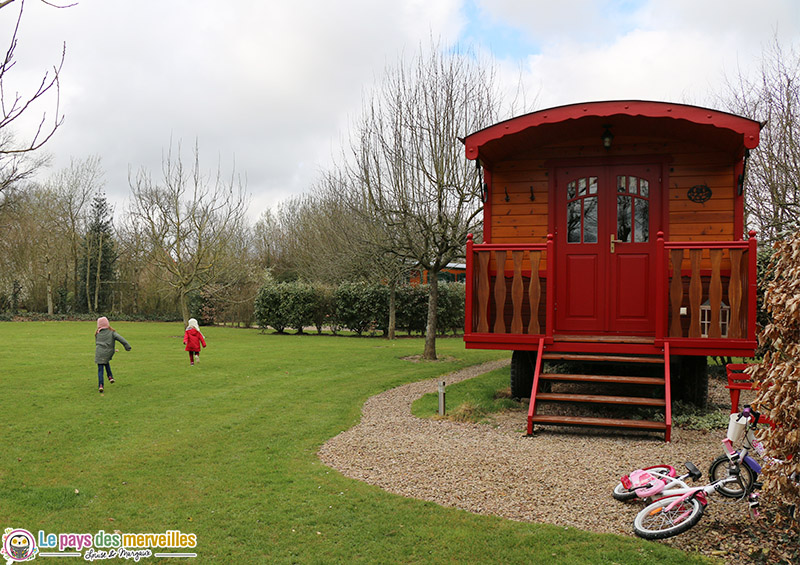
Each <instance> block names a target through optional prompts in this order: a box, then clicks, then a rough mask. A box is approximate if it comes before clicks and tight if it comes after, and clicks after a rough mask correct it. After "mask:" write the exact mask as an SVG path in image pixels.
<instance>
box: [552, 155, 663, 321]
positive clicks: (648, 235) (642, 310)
mask: <svg viewBox="0 0 800 565" xmlns="http://www.w3.org/2000/svg"><path fill="white" fill-rule="evenodd" d="M555 175H556V181H555V191H554V197H555V199H556V206H555V214H556V218H555V225H556V276H557V278H556V327H555V330H556V332H557V333H562V334H563V333H579V334H596V335H604V334H612V335H614V334H615V335H648V334H653V333H654V328H655V295H654V291H655V252H656V246H655V244H656V242H655V240H656V237H655V234H656V232H657V229H658V222H659V219H660V217H661V215H660V200H661V194H662V192H661V167H660V165H630V166H622V165H614V166H603V167H564V168H559V169H556V171H555Z"/></svg>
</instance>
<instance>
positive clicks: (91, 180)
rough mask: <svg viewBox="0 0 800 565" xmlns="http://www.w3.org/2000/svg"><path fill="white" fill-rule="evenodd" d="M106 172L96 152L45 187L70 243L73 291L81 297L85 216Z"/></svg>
mask: <svg viewBox="0 0 800 565" xmlns="http://www.w3.org/2000/svg"><path fill="white" fill-rule="evenodd" d="M103 177H104V172H103V168H102V165H101V162H100V157H99V156H97V155H93V156H90V157H87V158H86V159H83V160H74V159H73V160H72V161H71V162H70V166H69V167H68V168H64V169H62V170H60V171H58V172H57V173H56V174H55V175H53V176H52V177H51V178H50V179H48V181H47V183H46V186H47V188H48V189H50V191H51V192H52V194H53V198H54V207H55V211H56V213H57V216H58V220H59V224H58V225H59V227H60V233H61V234H62V237H63V238H64V239H65V240H66V241H67V242H69V251H70V254H69V260H70V264H71V267H72V293H73V297H75V299H76V300H77V296H78V279H79V278H80V277H79V274H78V261H79V258H80V254H81V253H80V251H81V249H80V247H81V241H82V240H83V232H84V227H85V224H86V215H87V210H88V207H89V204H90V202H91V198H92V194H95V193H97V192H99V191H100V190H102V188H103V186H104V184H105V181H104V178H103Z"/></svg>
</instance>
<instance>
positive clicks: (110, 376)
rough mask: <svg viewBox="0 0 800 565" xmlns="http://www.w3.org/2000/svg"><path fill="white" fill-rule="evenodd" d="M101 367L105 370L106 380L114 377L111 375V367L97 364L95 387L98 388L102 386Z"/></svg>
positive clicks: (106, 364)
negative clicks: (96, 383)
mask: <svg viewBox="0 0 800 565" xmlns="http://www.w3.org/2000/svg"><path fill="white" fill-rule="evenodd" d="M103 367H105V368H106V373H107V374H108V378H109V379H110V378H112V377H113V376H114V375H112V374H111V365H109V364H108V363H103V364H102V365H101V364H100V363H98V364H97V382H98V385H97V386H98V387H101V386H103Z"/></svg>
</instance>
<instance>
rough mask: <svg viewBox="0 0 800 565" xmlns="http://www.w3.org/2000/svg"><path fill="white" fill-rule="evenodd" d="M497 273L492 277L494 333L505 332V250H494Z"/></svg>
mask: <svg viewBox="0 0 800 565" xmlns="http://www.w3.org/2000/svg"><path fill="white" fill-rule="evenodd" d="M494 258H495V262H496V263H497V274H496V275H495V277H494V308H495V316H494V333H496V334H504V333H506V320H505V314H506V252H505V251H495V252H494Z"/></svg>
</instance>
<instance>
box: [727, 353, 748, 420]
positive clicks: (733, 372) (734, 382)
mask: <svg viewBox="0 0 800 565" xmlns="http://www.w3.org/2000/svg"><path fill="white" fill-rule="evenodd" d="M749 366H750V365H748V364H746V363H728V364H727V365H725V372H726V373H727V375H728V384H727V385H726V386H725V388H727V389H728V390H730V391H731V414H737V413H738V412H739V395H740V394H741V393H742V391H743V390H752V389H753V381H752V380H751V379H750V375H748V374H747V373H745V372H744V370H745V369H747V367H749Z"/></svg>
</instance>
